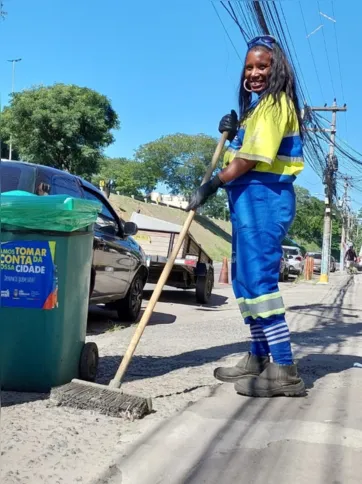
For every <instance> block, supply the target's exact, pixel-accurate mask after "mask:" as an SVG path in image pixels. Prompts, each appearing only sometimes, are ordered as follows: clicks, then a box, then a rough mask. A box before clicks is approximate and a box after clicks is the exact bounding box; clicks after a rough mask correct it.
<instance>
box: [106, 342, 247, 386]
mask: <svg viewBox="0 0 362 484" xmlns="http://www.w3.org/2000/svg"><path fill="white" fill-rule="evenodd" d="M248 349H249V343H248V342H242V343H232V344H227V345H222V346H214V347H212V348H203V349H200V350H193V351H189V352H186V353H181V354H180V355H173V356H137V355H135V356H134V357H133V359H132V362H131V364H130V367H129V369H128V372H127V374H126V378H125V381H128V382H130V381H134V380H143V379H145V378H154V377H157V376H162V375H166V374H167V373H170V372H171V371H175V370H179V369H180V368H193V367H198V366H202V365H205V364H206V363H211V362H213V361H219V360H220V359H222V358H224V357H225V356H230V355H232V354H234V353H243V352H245V351H248ZM120 362H121V357H119V356H103V357H101V358H100V359H99V369H98V378H97V381H98V382H99V383H108V382H109V381H110V380H111V379H112V378H113V376H114V373H115V372H116V371H117V368H118V366H119V364H120Z"/></svg>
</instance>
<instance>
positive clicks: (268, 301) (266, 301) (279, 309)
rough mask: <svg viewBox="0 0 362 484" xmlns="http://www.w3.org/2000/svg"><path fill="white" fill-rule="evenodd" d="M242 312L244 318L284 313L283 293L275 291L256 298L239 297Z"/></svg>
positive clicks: (238, 301) (266, 316) (265, 316)
mask: <svg viewBox="0 0 362 484" xmlns="http://www.w3.org/2000/svg"><path fill="white" fill-rule="evenodd" d="M237 303H238V305H239V308H240V311H241V314H242V316H243V317H244V318H247V317H252V318H253V319H256V318H268V317H269V316H273V315H275V314H284V313H285V308H284V303H283V298H282V295H281V293H280V292H279V291H278V292H274V293H273V294H266V295H264V296H259V297H256V298H254V299H245V298H243V297H241V298H239V299H237Z"/></svg>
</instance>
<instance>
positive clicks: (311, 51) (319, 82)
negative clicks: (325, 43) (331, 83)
mask: <svg viewBox="0 0 362 484" xmlns="http://www.w3.org/2000/svg"><path fill="white" fill-rule="evenodd" d="M298 3H299V8H300V13H301V15H302V20H303V23H304V29H305V33H306V36H307V40H308V45H309V50H310V53H311V56H312V61H313V64H314V69H315V72H316V76H317V81H318V84H319V89H320V91H321V94H322V99H323V98H324V95H323V89H322V83H321V80H320V78H319V74H318V69H317V64H316V61H315V57H314V53H313V49H312V44H311V43H310V39H309V37H308V28H307V23H306V21H305V17H304V12H303V8H302V4H301V2H300V0H299V2H298Z"/></svg>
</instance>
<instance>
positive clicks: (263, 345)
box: [250, 323, 270, 356]
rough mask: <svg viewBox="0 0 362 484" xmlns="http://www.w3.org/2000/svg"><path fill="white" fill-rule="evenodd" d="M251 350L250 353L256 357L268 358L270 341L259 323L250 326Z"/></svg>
mask: <svg viewBox="0 0 362 484" xmlns="http://www.w3.org/2000/svg"><path fill="white" fill-rule="evenodd" d="M250 333H251V348H250V353H251V354H252V355H255V356H267V355H268V354H269V353H270V351H269V345H268V341H267V339H266V337H265V334H264V331H263V328H262V326H261V325H260V324H258V323H252V324H250Z"/></svg>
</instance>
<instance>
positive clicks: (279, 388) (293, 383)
mask: <svg viewBox="0 0 362 484" xmlns="http://www.w3.org/2000/svg"><path fill="white" fill-rule="evenodd" d="M235 390H236V391H237V393H240V394H241V395H247V396H249V397H276V396H282V395H284V396H285V397H300V396H304V395H305V386H304V382H303V380H302V379H301V378H300V377H299V375H298V371H297V365H277V364H276V363H269V365H268V366H267V367H266V368H265V370H264V371H263V372H262V373H260V375H259V376H257V377H255V376H254V377H248V378H243V379H241V380H239V381H237V382H236V383H235Z"/></svg>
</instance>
